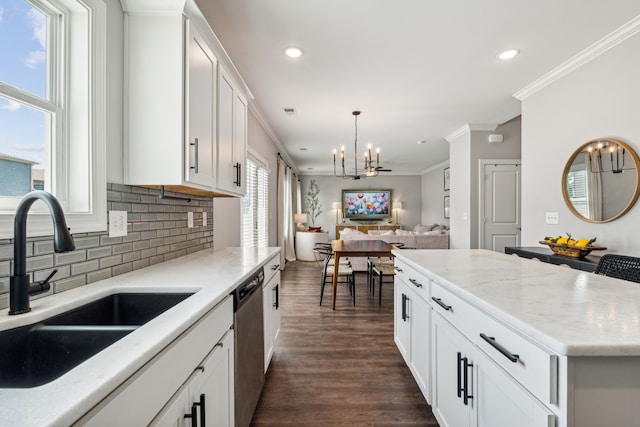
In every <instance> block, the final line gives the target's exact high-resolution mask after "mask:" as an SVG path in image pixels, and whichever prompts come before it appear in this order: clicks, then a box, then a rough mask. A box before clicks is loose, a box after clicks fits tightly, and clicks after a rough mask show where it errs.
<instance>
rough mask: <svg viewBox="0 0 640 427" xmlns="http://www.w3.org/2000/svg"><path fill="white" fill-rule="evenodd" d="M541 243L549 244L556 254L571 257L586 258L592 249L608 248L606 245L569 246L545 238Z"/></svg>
mask: <svg viewBox="0 0 640 427" xmlns="http://www.w3.org/2000/svg"><path fill="white" fill-rule="evenodd" d="M539 243H541V244H543V245H547V246H549V248H551V250H552V251H553V253H555V254H556V255H562V256H567V257H570V258H584V257H586V256H587V255H589V254H590V253H591V251H601V250H604V249H607V248H606V247H604V246H593V245H592V246H569V245H559V244H557V243H552V242H546V241H544V240H540V242H539Z"/></svg>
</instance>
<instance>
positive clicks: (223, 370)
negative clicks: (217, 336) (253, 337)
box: [151, 331, 234, 427]
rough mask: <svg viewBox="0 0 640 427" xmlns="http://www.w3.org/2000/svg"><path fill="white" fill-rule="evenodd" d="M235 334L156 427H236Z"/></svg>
mask: <svg viewBox="0 0 640 427" xmlns="http://www.w3.org/2000/svg"><path fill="white" fill-rule="evenodd" d="M233 357H234V348H233V333H232V331H229V332H227V334H226V335H225V336H224V338H223V339H222V340H220V341H219V342H218V343H217V344H216V345H215V346H214V348H213V350H211V353H209V355H207V357H206V358H205V360H204V361H203V362H202V364H201V365H199V366H198V367H197V368H196V370H195V371H194V372H193V374H192V375H191V376H190V377H189V379H188V380H187V382H185V384H183V385H182V387H181V388H180V389H179V390H178V392H177V393H176V394H175V395H174V397H173V398H172V399H171V400H170V401H169V403H167V405H166V406H165V407H164V408H163V410H162V411H160V413H159V414H158V416H157V417H156V418H155V419H154V420H153V421H152V422H151V425H152V426H160V427H163V426H166V427H176V426H180V427H182V426H184V427H189V426H198V427H205V426H211V427H214V426H215V427H227V426H233V425H234V407H233V393H234V378H233V360H234V359H233Z"/></svg>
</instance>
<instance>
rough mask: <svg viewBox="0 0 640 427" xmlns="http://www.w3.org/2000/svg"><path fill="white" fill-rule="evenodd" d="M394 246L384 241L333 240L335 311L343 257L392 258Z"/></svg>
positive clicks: (333, 304) (333, 303)
mask: <svg viewBox="0 0 640 427" xmlns="http://www.w3.org/2000/svg"><path fill="white" fill-rule="evenodd" d="M394 249H397V248H396V247H395V246H394V245H393V244H391V243H387V242H385V241H382V240H347V241H345V240H332V241H331V252H332V253H333V256H334V258H335V261H334V266H333V268H334V270H333V293H332V295H333V300H332V301H333V302H332V306H333V309H334V310H335V309H336V290H337V288H338V269H339V268H340V258H342V257H370V256H373V257H392V256H393V254H392V253H391V251H392V250H394Z"/></svg>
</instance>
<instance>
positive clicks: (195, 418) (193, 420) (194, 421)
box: [184, 403, 198, 427]
mask: <svg viewBox="0 0 640 427" xmlns="http://www.w3.org/2000/svg"><path fill="white" fill-rule="evenodd" d="M184 418H191V427H198V415H197V413H196V404H195V403H194V404H193V405H191V413H190V414H184Z"/></svg>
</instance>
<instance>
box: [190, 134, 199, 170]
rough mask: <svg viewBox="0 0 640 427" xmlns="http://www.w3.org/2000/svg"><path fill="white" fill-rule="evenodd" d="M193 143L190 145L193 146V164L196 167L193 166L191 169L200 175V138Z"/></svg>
mask: <svg viewBox="0 0 640 427" xmlns="http://www.w3.org/2000/svg"><path fill="white" fill-rule="evenodd" d="M193 141H194V142H192V143H191V144H189V145H193V162H194V164H195V166H191V169H193V171H194V172H195V173H198V138H195V139H194V140H193Z"/></svg>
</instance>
